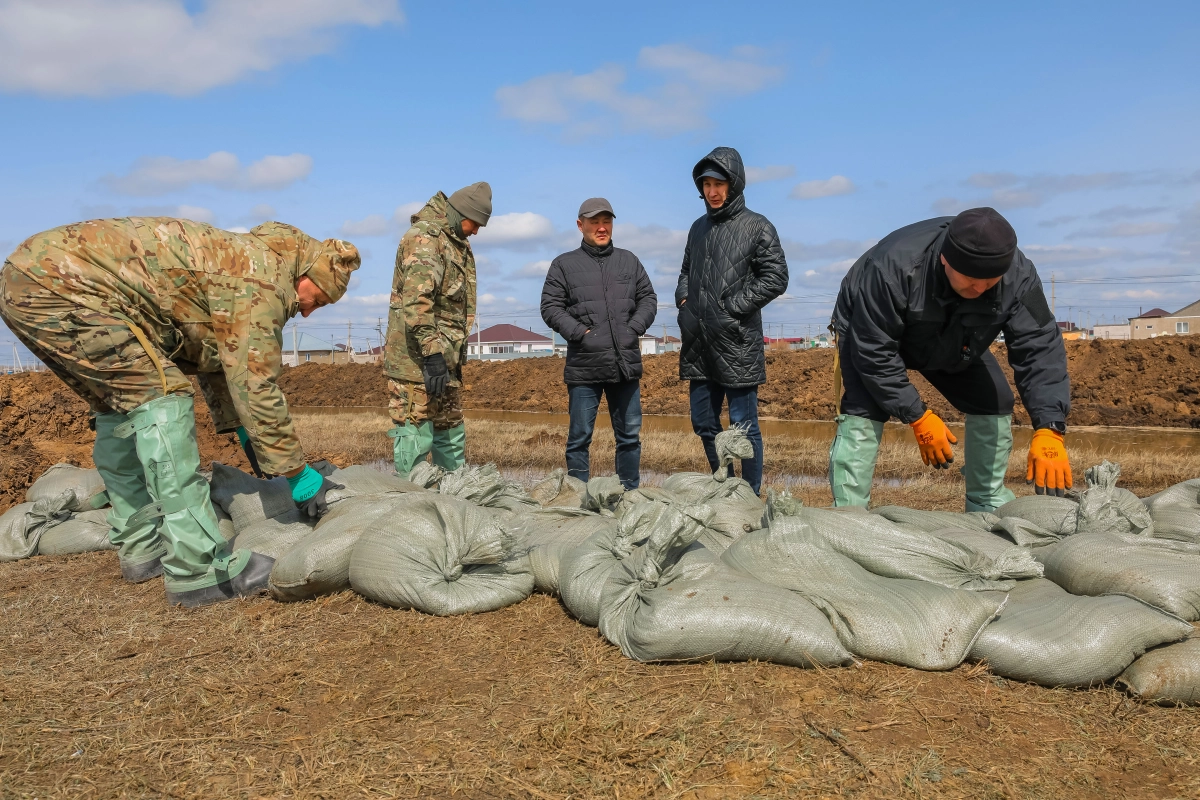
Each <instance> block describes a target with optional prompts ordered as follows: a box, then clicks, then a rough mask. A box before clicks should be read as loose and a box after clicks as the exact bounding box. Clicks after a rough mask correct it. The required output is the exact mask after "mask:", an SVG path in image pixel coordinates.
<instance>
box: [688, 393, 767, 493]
mask: <svg viewBox="0 0 1200 800" xmlns="http://www.w3.org/2000/svg"><path fill="white" fill-rule="evenodd" d="M689 399H690V401H691V407H692V430H694V431H695V432H696V435H697V436H699V437H700V441H701V442H703V443H704V455H706V456H708V464H709V466H710V467H712V470H713V472H716V471H717V467H718V466H719V465H718V463H717V447H716V444H715V442H716V438H717V434H718V433H720V432H721V431H722V430H723V429H722V427H721V406H722V405H723V404H724V402H725V400H726V399H728V400H729V422H730V424H732V425H739V424H741V425H745V426H746V428H747V430H746V437H747V438H748V439H750V443H751V444H753V445H754V458H744V459H742V480H744V481H746V483H748V484H750V487H751V488H752V489H754V491H756V492H757V491H760V490H761V489H762V470H763V443H762V431H760V430H759V429H758V387H757V386H751V387H749V388H745V389H734V388H731V387H728V386H722V385H721V384H719V383H713V382H712V381H692V386H691V392H690V398H689ZM732 472H733V468H732V467H730V473H731V474H732Z"/></svg>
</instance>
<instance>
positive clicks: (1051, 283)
mask: <svg viewBox="0 0 1200 800" xmlns="http://www.w3.org/2000/svg"><path fill="white" fill-rule="evenodd" d="M1057 310H1058V309H1057V307H1056V306H1055V305H1054V273H1053V272H1051V273H1050V313H1051V314H1053V313H1055V312H1056V311H1057Z"/></svg>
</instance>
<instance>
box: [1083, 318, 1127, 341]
mask: <svg viewBox="0 0 1200 800" xmlns="http://www.w3.org/2000/svg"><path fill="white" fill-rule="evenodd" d="M1129 334H1130V331H1129V323H1128V322H1126V323H1123V324H1121V325H1093V326H1092V338H1093V339H1129V338H1131V337H1130V335H1129Z"/></svg>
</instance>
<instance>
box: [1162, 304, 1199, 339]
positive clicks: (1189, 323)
mask: <svg viewBox="0 0 1200 800" xmlns="http://www.w3.org/2000/svg"><path fill="white" fill-rule="evenodd" d="M1161 321H1162V325H1163V326H1164V330H1162V331H1161V332H1160V333H1159V336H1184V335H1186V334H1190V333H1200V300H1197V301H1196V302H1194V303H1189V304H1188V305H1186V306H1184V307H1183V308H1181V309H1179V310H1178V311H1176V312H1175V313H1174V314H1167V315H1166V316H1165V317H1162V318H1161Z"/></svg>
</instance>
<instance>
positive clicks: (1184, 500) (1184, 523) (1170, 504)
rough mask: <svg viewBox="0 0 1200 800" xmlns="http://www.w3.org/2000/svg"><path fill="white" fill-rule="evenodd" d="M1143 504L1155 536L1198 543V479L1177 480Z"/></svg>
mask: <svg viewBox="0 0 1200 800" xmlns="http://www.w3.org/2000/svg"><path fill="white" fill-rule="evenodd" d="M1142 503H1143V504H1144V505H1145V506H1146V510H1147V511H1149V512H1150V519H1151V521H1152V522H1153V523H1154V535H1155V536H1156V537H1158V538H1160V539H1175V540H1177V541H1182V542H1193V543H1196V544H1200V478H1193V479H1192V480H1190V481H1184V482H1183V483H1177V484H1175V485H1174V486H1171V487H1170V488H1167V489H1164V490H1163V491H1161V492H1159V493H1158V494H1153V495H1150V496H1149V497H1147V498H1145V499H1144V500H1143V501H1142Z"/></svg>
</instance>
